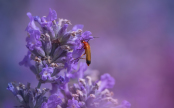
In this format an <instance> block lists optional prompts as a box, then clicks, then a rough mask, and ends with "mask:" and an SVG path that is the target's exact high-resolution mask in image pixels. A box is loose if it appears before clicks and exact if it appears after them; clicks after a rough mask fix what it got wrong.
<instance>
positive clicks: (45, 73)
mask: <svg viewBox="0 0 174 108" xmlns="http://www.w3.org/2000/svg"><path fill="white" fill-rule="evenodd" d="M52 73H53V68H52V67H48V65H46V67H45V68H43V69H42V72H41V73H40V75H41V79H42V80H43V81H45V80H47V79H51V74H52Z"/></svg>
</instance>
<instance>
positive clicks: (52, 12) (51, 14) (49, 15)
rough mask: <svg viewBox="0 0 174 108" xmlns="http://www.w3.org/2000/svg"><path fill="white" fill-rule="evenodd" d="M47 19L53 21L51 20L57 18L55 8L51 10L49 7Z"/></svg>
mask: <svg viewBox="0 0 174 108" xmlns="http://www.w3.org/2000/svg"><path fill="white" fill-rule="evenodd" d="M46 19H47V21H53V20H56V19H57V13H56V11H55V10H52V9H51V8H50V12H49V14H48V16H47V18H46Z"/></svg>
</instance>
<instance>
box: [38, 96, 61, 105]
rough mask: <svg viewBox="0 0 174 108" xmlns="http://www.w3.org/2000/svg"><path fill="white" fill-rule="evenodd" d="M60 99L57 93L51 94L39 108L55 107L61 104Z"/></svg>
mask: <svg viewBox="0 0 174 108" xmlns="http://www.w3.org/2000/svg"><path fill="white" fill-rule="evenodd" d="M61 103H62V100H61V99H60V97H59V96H58V95H57V94H53V95H51V96H50V97H49V98H48V101H47V102H44V103H43V104H42V106H41V108H56V107H57V105H61Z"/></svg>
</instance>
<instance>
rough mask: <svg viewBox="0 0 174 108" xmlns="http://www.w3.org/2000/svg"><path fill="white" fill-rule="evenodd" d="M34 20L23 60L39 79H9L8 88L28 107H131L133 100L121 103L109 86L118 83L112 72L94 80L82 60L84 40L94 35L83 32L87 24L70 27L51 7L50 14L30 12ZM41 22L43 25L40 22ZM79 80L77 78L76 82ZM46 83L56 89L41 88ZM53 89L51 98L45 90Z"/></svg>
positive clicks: (69, 23) (29, 14)
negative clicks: (33, 83) (24, 81)
mask: <svg viewBox="0 0 174 108" xmlns="http://www.w3.org/2000/svg"><path fill="white" fill-rule="evenodd" d="M27 16H28V17H29V19H30V22H29V24H28V26H27V28H26V31H27V34H28V36H27V38H26V42H27V45H26V47H27V48H28V53H27V55H26V56H25V57H24V59H23V60H22V61H21V62H20V63H19V64H20V65H24V66H26V67H29V68H30V70H31V71H32V72H33V73H34V74H35V75H36V78H37V79H38V81H39V83H38V86H37V87H36V88H34V89H33V88H31V87H30V84H29V83H28V84H27V86H26V87H25V85H23V84H21V83H19V84H17V83H9V84H8V87H7V89H8V90H10V91H11V92H12V93H13V94H14V96H15V97H16V98H17V99H18V100H19V102H20V103H21V106H20V107H24V108H97V107H100V108H130V106H131V105H130V103H129V102H127V101H123V102H122V103H121V104H119V103H118V101H117V99H115V98H113V92H110V91H109V90H108V89H109V88H112V87H113V86H114V84H115V79H114V78H113V77H111V76H110V75H109V74H104V75H102V76H101V78H100V80H99V81H96V82H93V81H92V79H91V77H90V76H86V75H85V74H84V72H85V71H86V70H87V65H86V64H85V63H80V66H79V68H78V61H79V58H80V57H81V55H82V53H83V52H84V47H83V46H84V45H83V43H82V42H81V41H82V40H84V41H89V40H91V39H93V36H91V32H90V31H85V32H83V25H75V26H74V27H73V28H72V30H69V31H68V30H67V28H68V26H69V25H71V22H70V21H69V20H67V19H57V13H56V11H55V10H52V9H50V11H49V14H48V15H47V16H43V17H39V16H32V14H31V13H27ZM37 25H39V26H37ZM75 81H76V82H75ZM44 83H51V85H52V90H48V89H43V90H41V89H40V86H41V85H42V84H44ZM47 91H49V92H50V96H49V97H48V98H47V97H46V96H44V94H45V93H46V92H47Z"/></svg>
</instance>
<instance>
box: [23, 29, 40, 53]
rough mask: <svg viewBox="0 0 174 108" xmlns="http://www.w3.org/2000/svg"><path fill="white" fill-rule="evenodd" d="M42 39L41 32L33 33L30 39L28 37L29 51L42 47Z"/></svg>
mask: <svg viewBox="0 0 174 108" xmlns="http://www.w3.org/2000/svg"><path fill="white" fill-rule="evenodd" d="M39 38H40V32H38V31H33V32H32V33H31V34H30V36H29V37H27V39H26V41H27V47H28V48H29V50H31V51H32V50H34V49H35V48H36V47H41V46H42V43H41V41H40V40H39Z"/></svg>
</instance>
